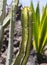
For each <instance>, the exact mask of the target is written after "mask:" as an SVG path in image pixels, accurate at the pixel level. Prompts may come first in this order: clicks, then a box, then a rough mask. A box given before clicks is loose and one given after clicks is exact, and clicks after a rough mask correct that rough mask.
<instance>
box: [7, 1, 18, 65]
mask: <svg viewBox="0 0 47 65" xmlns="http://www.w3.org/2000/svg"><path fill="white" fill-rule="evenodd" d="M17 3H18V0H16V1H14V3H13V5H12V8H11V18H10V28H9V44H8V54H7V59H6V65H11V63H12V55H13V36H14V26H15V25H14V24H15V16H16V11H17V6H18V4H17Z"/></svg>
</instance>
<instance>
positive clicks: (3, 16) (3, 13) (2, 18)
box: [0, 0, 6, 51]
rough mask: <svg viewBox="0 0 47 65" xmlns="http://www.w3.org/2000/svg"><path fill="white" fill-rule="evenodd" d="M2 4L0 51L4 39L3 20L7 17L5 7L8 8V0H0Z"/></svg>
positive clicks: (0, 11) (0, 12)
mask: <svg viewBox="0 0 47 65" xmlns="http://www.w3.org/2000/svg"><path fill="white" fill-rule="evenodd" d="M1 4H2V7H1V10H0V14H1V15H0V51H1V47H2V40H3V32H4V31H3V26H2V25H3V20H4V18H5V9H6V0H1V1H0V6H1Z"/></svg>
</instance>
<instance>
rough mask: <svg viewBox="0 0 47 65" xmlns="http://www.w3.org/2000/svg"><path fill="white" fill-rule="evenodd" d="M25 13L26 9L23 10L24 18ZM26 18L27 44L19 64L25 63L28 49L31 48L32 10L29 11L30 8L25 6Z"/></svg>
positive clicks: (28, 52) (24, 64)
mask: <svg viewBox="0 0 47 65" xmlns="http://www.w3.org/2000/svg"><path fill="white" fill-rule="evenodd" d="M25 13H26V11H24V12H23V16H24V18H25ZM24 18H22V19H24ZM26 18H27V21H28V40H27V45H26V53H25V57H24V59H23V61H22V64H21V65H26V63H27V60H28V57H29V54H30V50H31V47H32V34H33V33H32V31H33V28H32V25H33V23H32V22H33V21H32V12H31V10H30V8H27V16H26ZM25 21H26V20H25ZM23 22H24V21H23Z"/></svg>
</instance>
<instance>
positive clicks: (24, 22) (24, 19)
mask: <svg viewBox="0 0 47 65" xmlns="http://www.w3.org/2000/svg"><path fill="white" fill-rule="evenodd" d="M25 11H26V12H25ZM27 40H28V15H27V10H26V8H25V9H23V10H22V42H21V48H20V53H19V55H18V57H17V58H16V60H15V63H14V65H20V64H21V62H22V59H23V58H24V56H25V52H26V45H27Z"/></svg>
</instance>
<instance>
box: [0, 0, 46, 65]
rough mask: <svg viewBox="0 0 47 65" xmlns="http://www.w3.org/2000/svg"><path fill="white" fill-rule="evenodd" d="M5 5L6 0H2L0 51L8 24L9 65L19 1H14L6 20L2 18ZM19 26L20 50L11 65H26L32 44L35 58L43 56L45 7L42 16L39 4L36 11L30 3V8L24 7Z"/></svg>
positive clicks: (7, 64) (7, 60)
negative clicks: (20, 29) (20, 36)
mask: <svg viewBox="0 0 47 65" xmlns="http://www.w3.org/2000/svg"><path fill="white" fill-rule="evenodd" d="M5 3H6V0H3V4H4V5H3V11H2V12H3V13H2V15H1V16H0V20H1V22H0V50H1V45H2V39H3V38H2V37H3V30H4V28H5V27H6V26H7V25H8V24H10V29H9V44H8V54H7V59H6V65H11V63H12V53H13V33H14V26H15V17H16V12H17V10H18V4H19V0H14V2H13V4H12V7H11V10H10V12H9V14H8V15H7V17H6V18H4V14H5V5H6V4H5ZM2 16H3V18H2ZM21 24H22V42H21V48H20V52H19V55H18V56H17V58H15V61H14V64H13V65H26V63H27V60H28V57H29V54H30V50H31V47H32V44H33V48H34V49H35V52H36V53H37V56H39V55H43V50H44V48H45V46H46V44H47V5H46V6H45V8H44V10H43V12H42V15H40V11H39V3H38V5H37V8H36V11H35V10H34V7H33V3H31V5H30V7H24V8H23V9H22V11H21ZM32 38H33V40H32Z"/></svg>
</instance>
